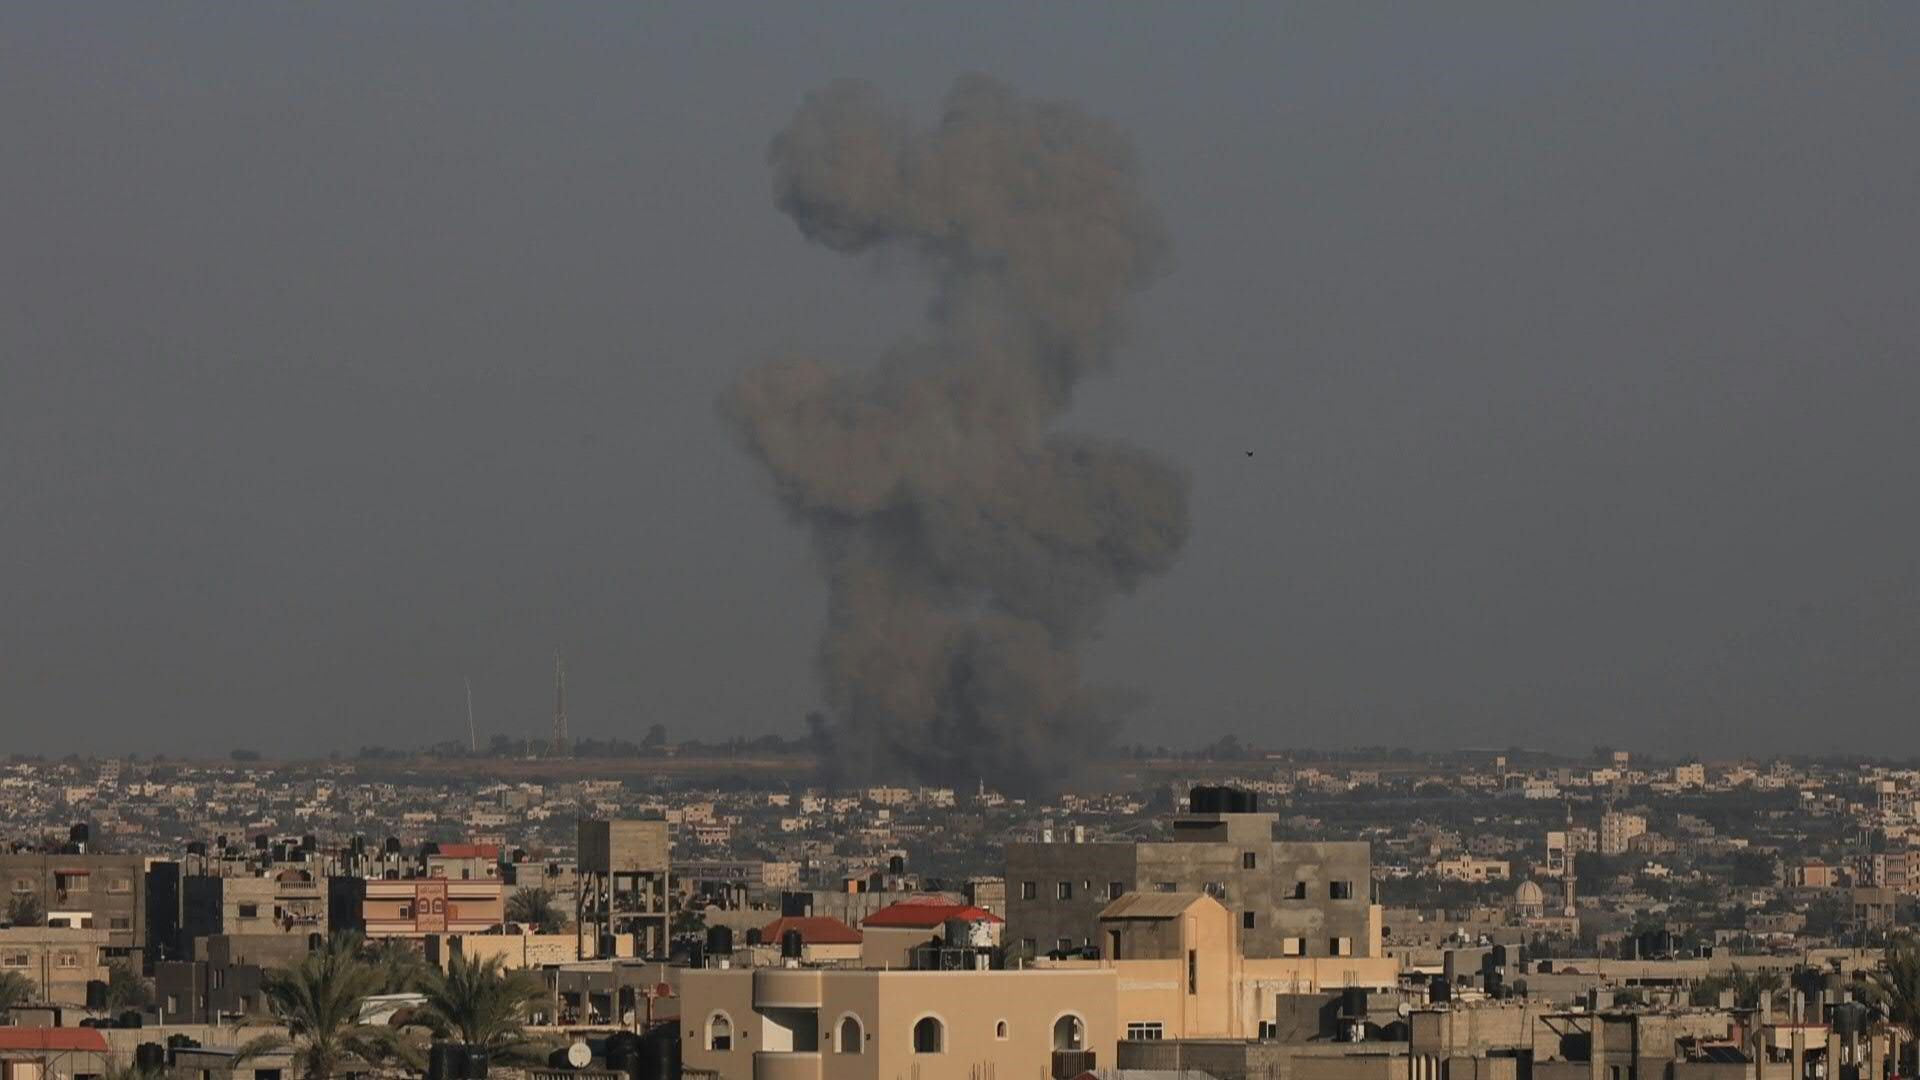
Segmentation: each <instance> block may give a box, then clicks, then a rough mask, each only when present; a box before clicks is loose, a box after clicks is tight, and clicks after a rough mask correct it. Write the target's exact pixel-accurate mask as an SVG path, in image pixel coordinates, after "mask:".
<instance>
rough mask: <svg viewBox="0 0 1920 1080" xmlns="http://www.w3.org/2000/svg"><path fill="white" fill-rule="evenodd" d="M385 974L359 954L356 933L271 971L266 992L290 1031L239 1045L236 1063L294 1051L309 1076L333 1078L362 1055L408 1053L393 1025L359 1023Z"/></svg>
mask: <svg viewBox="0 0 1920 1080" xmlns="http://www.w3.org/2000/svg"><path fill="white" fill-rule="evenodd" d="M380 989H381V986H380V973H379V971H378V970H377V969H376V968H374V966H373V965H371V964H369V963H367V962H366V961H365V960H363V959H361V957H360V939H359V936H358V935H355V934H336V935H334V936H333V937H332V938H330V939H329V940H328V941H327V943H326V944H325V945H323V946H322V947H320V948H318V949H315V950H314V951H313V952H311V953H308V954H307V955H306V956H305V957H304V958H302V959H301V961H300V962H299V963H298V964H295V965H294V966H292V967H288V968H280V969H277V970H275V971H271V972H269V973H268V974H267V976H266V979H265V980H264V981H263V984H262V990H263V991H264V992H265V995H266V999H267V1007H268V1009H269V1010H271V1011H272V1013H273V1016H274V1019H275V1020H277V1021H279V1022H280V1023H281V1024H283V1025H285V1026H286V1029H287V1034H286V1035H284V1036H282V1035H263V1036H261V1037H259V1038H257V1039H253V1040H251V1041H249V1042H247V1043H246V1044H245V1045H243V1046H241V1047H240V1051H239V1053H238V1054H237V1055H235V1063H236V1064H238V1063H241V1062H245V1061H249V1060H252V1059H253V1058H257V1057H260V1056H261V1055H263V1054H270V1053H274V1052H277V1051H280V1050H291V1051H292V1052H293V1060H294V1063H295V1065H296V1067H297V1068H298V1070H299V1072H300V1074H301V1075H302V1076H304V1077H306V1078H307V1080H330V1078H331V1077H332V1076H333V1074H334V1073H335V1072H337V1071H339V1069H340V1068H341V1066H342V1065H345V1064H347V1063H349V1062H350V1061H351V1060H352V1059H354V1058H358V1059H360V1060H362V1061H366V1062H369V1063H372V1062H377V1061H382V1060H385V1059H388V1058H392V1057H396V1056H403V1055H404V1054H405V1051H406V1046H405V1044H404V1043H402V1042H401V1041H400V1039H399V1036H398V1033H397V1032H395V1031H394V1030H393V1029H392V1028H386V1027H378V1026H375V1025H372V1024H362V1023H361V1022H360V1003H361V1002H362V1001H365V1000H366V999H367V998H368V997H369V996H371V995H373V994H375V993H378V992H379V991H380Z"/></svg>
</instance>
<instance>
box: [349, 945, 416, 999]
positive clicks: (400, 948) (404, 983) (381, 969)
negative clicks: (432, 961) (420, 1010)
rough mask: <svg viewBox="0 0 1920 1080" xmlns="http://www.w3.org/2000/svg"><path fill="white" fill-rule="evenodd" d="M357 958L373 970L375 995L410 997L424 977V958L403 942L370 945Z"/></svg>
mask: <svg viewBox="0 0 1920 1080" xmlns="http://www.w3.org/2000/svg"><path fill="white" fill-rule="evenodd" d="M360 955H361V959H363V960H365V961H366V962H367V964H368V965H370V966H371V967H372V968H373V970H374V974H375V979H374V982H375V985H376V989H375V990H374V993H377V994H410V993H412V992H413V991H414V990H416V989H417V988H418V987H419V986H420V983H421V981H422V980H424V979H425V978H426V977H427V959H426V957H424V956H421V955H420V953H419V952H418V951H417V950H415V949H414V948H413V946H411V945H409V944H408V943H407V942H404V941H398V940H393V939H389V940H385V941H376V942H371V943H368V944H367V945H366V946H365V947H364V948H363V949H361V953H360Z"/></svg>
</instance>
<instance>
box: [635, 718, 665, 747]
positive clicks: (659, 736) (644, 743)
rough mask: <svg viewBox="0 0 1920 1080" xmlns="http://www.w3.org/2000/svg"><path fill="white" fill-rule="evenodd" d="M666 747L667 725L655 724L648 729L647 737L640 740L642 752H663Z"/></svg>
mask: <svg viewBox="0 0 1920 1080" xmlns="http://www.w3.org/2000/svg"><path fill="white" fill-rule="evenodd" d="M666 745H667V725H665V724H655V725H653V726H652V727H650V728H648V729H647V733H646V735H645V736H644V737H642V738H641V740H640V749H642V750H661V749H664V748H665V747H666Z"/></svg>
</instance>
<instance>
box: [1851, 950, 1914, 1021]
mask: <svg viewBox="0 0 1920 1080" xmlns="http://www.w3.org/2000/svg"><path fill="white" fill-rule="evenodd" d="M1860 990H1861V991H1862V994H1861V996H1862V997H1865V998H1866V999H1867V1000H1868V1001H1870V1002H1872V1003H1873V1004H1875V1005H1878V1006H1880V1007H1881V1008H1883V1009H1885V1010H1886V1011H1887V1022H1888V1023H1889V1024H1892V1025H1893V1026H1895V1027H1898V1028H1904V1029H1905V1031H1906V1035H1905V1038H1906V1040H1907V1041H1908V1042H1912V1041H1913V1039H1914V1037H1915V1036H1916V1035H1920V938H1915V937H1914V936H1913V935H1911V934H1907V935H1903V936H1901V937H1900V938H1898V939H1896V940H1894V941H1893V942H1891V943H1889V944H1888V945H1887V952H1886V955H1885V956H1884V957H1882V958H1881V961H1880V970H1878V971H1875V972H1873V973H1871V974H1869V975H1868V976H1867V981H1866V982H1865V984H1863V985H1861V986H1860Z"/></svg>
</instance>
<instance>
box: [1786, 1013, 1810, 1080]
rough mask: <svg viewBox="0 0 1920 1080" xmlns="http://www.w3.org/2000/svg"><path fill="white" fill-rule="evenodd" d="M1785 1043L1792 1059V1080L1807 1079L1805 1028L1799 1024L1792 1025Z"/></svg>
mask: <svg viewBox="0 0 1920 1080" xmlns="http://www.w3.org/2000/svg"><path fill="white" fill-rule="evenodd" d="M1787 1045H1788V1054H1789V1056H1790V1058H1791V1060H1792V1061H1793V1072H1792V1076H1793V1080H1807V1029H1806V1028H1803V1027H1801V1026H1800V1025H1799V1024H1795V1025H1793V1034H1792V1035H1791V1036H1790V1041H1789V1042H1788V1044H1787Z"/></svg>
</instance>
